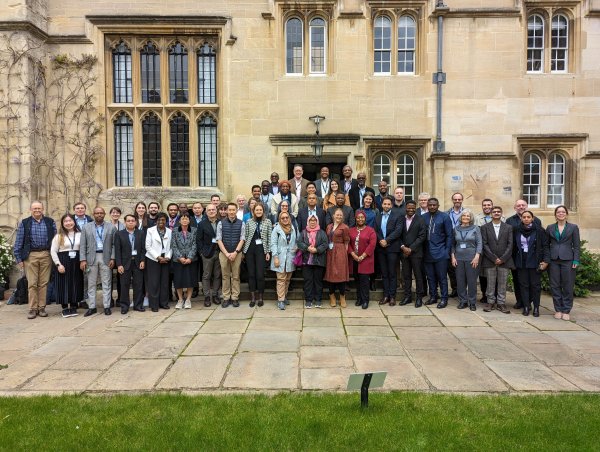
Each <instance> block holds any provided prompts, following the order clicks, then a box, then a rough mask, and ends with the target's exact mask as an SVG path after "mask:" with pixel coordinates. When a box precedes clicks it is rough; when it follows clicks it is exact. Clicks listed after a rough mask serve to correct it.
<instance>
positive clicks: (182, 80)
mask: <svg viewBox="0 0 600 452" xmlns="http://www.w3.org/2000/svg"><path fill="white" fill-rule="evenodd" d="M188 91H189V88H188V52H187V49H186V48H185V47H184V46H183V44H181V43H180V42H176V43H175V44H173V45H172V46H171V47H170V48H169V99H170V101H171V103H174V104H185V103H187V102H188V100H189V92H188Z"/></svg>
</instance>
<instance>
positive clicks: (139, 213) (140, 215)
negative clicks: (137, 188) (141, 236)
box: [133, 201, 148, 231]
mask: <svg viewBox="0 0 600 452" xmlns="http://www.w3.org/2000/svg"><path fill="white" fill-rule="evenodd" d="M133 216H134V217H135V218H136V220H137V228H138V229H140V230H143V231H146V229H148V208H147V207H146V203H145V202H143V201H139V202H138V203H137V204H136V205H135V207H134V208H133Z"/></svg>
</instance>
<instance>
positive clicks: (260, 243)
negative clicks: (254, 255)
mask: <svg viewBox="0 0 600 452" xmlns="http://www.w3.org/2000/svg"><path fill="white" fill-rule="evenodd" d="M254 243H256V244H257V245H262V240H261V239H256V240H255V241H254Z"/></svg>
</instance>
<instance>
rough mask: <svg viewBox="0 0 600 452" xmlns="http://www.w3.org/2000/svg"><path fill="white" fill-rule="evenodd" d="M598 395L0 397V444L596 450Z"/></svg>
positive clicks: (6, 446)
mask: <svg viewBox="0 0 600 452" xmlns="http://www.w3.org/2000/svg"><path fill="white" fill-rule="evenodd" d="M599 431H600V395H598V394H573V395H569V394H561V395H543V396H535V395H531V396H459V395H438V394H423V393H372V394H371V397H370V407H369V408H368V409H366V410H363V409H361V408H360V403H359V394H282V395H277V396H274V397H269V396H263V395H256V396H241V395H235V396H198V397H187V396H181V395H152V396H150V395H148V396H106V397H96V396H64V397H33V398H0V449H1V450H9V451H18V450H28V451H36V450H56V451H65V450H78V451H79V450H102V451H107V450H116V449H127V450H161V451H163V450H228V451H233V450H277V451H280V450H311V451H312V450H356V451H359V450H378V451H383V450H428V451H430V450H486V451H487V450H504V451H512V450H536V451H544V452H545V451H548V450H581V451H592V450H600V434H599V433H598V432H599Z"/></svg>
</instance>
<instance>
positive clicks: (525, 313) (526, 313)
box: [523, 305, 529, 315]
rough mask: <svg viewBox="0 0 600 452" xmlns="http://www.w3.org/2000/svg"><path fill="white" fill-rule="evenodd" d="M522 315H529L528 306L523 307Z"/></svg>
mask: <svg viewBox="0 0 600 452" xmlns="http://www.w3.org/2000/svg"><path fill="white" fill-rule="evenodd" d="M523 315H529V306H528V305H525V306H523Z"/></svg>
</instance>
